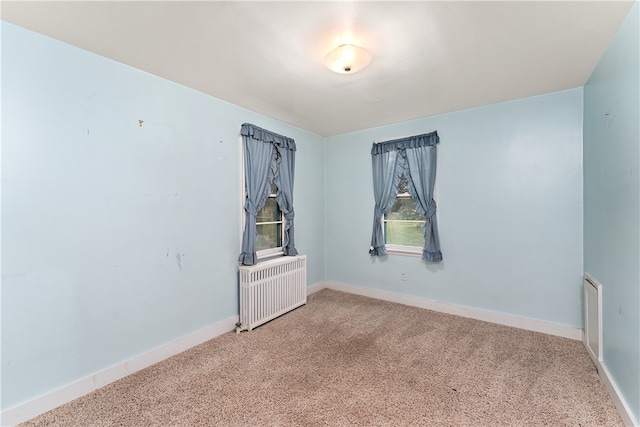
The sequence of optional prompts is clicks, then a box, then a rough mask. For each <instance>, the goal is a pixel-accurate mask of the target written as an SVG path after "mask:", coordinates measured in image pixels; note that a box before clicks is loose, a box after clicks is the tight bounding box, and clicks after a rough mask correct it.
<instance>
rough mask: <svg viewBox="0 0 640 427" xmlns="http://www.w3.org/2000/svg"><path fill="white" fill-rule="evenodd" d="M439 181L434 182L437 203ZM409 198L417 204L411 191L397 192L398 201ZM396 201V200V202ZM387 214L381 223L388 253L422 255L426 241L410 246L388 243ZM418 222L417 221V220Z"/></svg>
mask: <svg viewBox="0 0 640 427" xmlns="http://www.w3.org/2000/svg"><path fill="white" fill-rule="evenodd" d="M405 178H406V179H408V178H407V177H405ZM437 195H438V181H437V179H436V182H435V184H434V187H433V200H435V201H436V204H437V200H438V197H437ZM400 197H402V198H407V197H408V198H409V199H410V200H412V201H413V203H414V204H415V203H416V202H415V200H413V197H412V196H411V194H409V192H408V191H407V192H404V193H397V194H396V201H397V200H398V198H400ZM394 203H395V202H394ZM414 209H415V208H414ZM386 218H387V214H384V215H382V218H380V224H381V226H382V235H383V237H384V242H385V243H384V245H385V247H386V248H387V253H388V254H392V255H404V256H411V257H422V252H423V251H424V242H423V245H422V246H408V245H396V244H393V243H387V228H386V227H385V223H386V222H387V219H386ZM391 221H400V220H391ZM416 222H417V221H416Z"/></svg>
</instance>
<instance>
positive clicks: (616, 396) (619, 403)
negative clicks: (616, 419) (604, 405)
mask: <svg viewBox="0 0 640 427" xmlns="http://www.w3.org/2000/svg"><path fill="white" fill-rule="evenodd" d="M591 360H593V363H595V365H596V367H597V368H598V374H599V375H600V379H601V380H602V382H603V384H604V386H605V387H606V389H607V391H608V392H609V397H611V400H612V401H613V404H614V405H615V407H616V409H617V410H618V414H620V418H622V422H623V423H624V425H625V426H639V425H640V423H639V422H638V420H636V419H634V416H633V414H632V413H631V408H629V405H628V404H627V401H626V400H625V399H624V397H622V393H620V389H619V388H618V386H617V385H616V382H615V381H614V380H613V378H611V375H610V374H609V370H608V369H607V367H606V365H605V364H604V363H603V362H601V361H599V360H597V359H594V358H593V357H592V358H591Z"/></svg>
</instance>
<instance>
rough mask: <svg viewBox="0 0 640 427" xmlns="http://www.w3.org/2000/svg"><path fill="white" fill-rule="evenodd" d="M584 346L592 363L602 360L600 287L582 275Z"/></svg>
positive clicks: (587, 276)
mask: <svg viewBox="0 0 640 427" xmlns="http://www.w3.org/2000/svg"><path fill="white" fill-rule="evenodd" d="M583 341H584V346H585V347H586V348H587V352H588V353H589V356H591V358H592V359H593V361H594V362H596V363H597V362H598V361H601V360H602V285H601V284H600V283H598V281H597V280H595V279H594V278H593V277H591V275H589V273H586V274H585V275H584V337H583Z"/></svg>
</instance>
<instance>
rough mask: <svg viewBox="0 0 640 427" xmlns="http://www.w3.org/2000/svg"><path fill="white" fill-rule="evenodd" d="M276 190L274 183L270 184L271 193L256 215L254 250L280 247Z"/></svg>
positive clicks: (279, 220)
mask: <svg viewBox="0 0 640 427" xmlns="http://www.w3.org/2000/svg"><path fill="white" fill-rule="evenodd" d="M277 192H278V189H277V188H276V186H275V184H271V194H269V197H268V198H267V201H266V202H265V205H264V206H263V207H262V209H260V210H259V211H258V214H257V215H256V232H257V238H256V252H259V251H263V250H267V249H277V248H281V247H282V211H281V210H280V208H279V207H278V203H277V202H276V193H277ZM258 256H260V254H258Z"/></svg>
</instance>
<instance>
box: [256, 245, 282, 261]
mask: <svg viewBox="0 0 640 427" xmlns="http://www.w3.org/2000/svg"><path fill="white" fill-rule="evenodd" d="M256 255H257V257H258V262H262V261H267V260H270V259H273V258H279V257H282V256H284V250H282V248H274V249H264V250H261V251H259V252H257V253H256Z"/></svg>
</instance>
